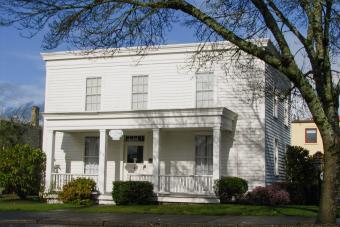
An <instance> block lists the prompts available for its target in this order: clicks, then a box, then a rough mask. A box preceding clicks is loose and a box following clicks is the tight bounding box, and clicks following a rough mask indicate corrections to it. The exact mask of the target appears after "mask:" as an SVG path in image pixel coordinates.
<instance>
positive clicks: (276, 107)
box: [273, 95, 279, 118]
mask: <svg viewBox="0 0 340 227" xmlns="http://www.w3.org/2000/svg"><path fill="white" fill-rule="evenodd" d="M273 117H275V118H278V117H279V96H278V95H274V98H273Z"/></svg>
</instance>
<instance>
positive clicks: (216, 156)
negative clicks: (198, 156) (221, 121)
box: [213, 127, 221, 180]
mask: <svg viewBox="0 0 340 227" xmlns="http://www.w3.org/2000/svg"><path fill="white" fill-rule="evenodd" d="M220 154H221V129H220V127H214V128H213V180H218V179H220V177H221V162H220Z"/></svg>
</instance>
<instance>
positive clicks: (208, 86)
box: [196, 74, 214, 107]
mask: <svg viewBox="0 0 340 227" xmlns="http://www.w3.org/2000/svg"><path fill="white" fill-rule="evenodd" d="M213 87H214V84H213V75H212V74H200V75H197V80H196V106H197V107H209V106H212V105H213V103H214V102H213Z"/></svg>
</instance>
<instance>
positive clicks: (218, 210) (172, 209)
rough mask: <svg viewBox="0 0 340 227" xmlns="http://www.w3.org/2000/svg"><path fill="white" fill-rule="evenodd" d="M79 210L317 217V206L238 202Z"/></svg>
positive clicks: (80, 209)
mask: <svg viewBox="0 0 340 227" xmlns="http://www.w3.org/2000/svg"><path fill="white" fill-rule="evenodd" d="M76 211H78V212H107V213H137V214H178V215H237V216H307V217H315V216H316V214H317V207H316V206H285V207H269V206H253V205H236V204H223V205H222V204H194V205H193V204H191V205H186V204H183V205H179V204H173V205H146V206H108V205H106V206H104V205H96V206H91V207H84V208H79V209H76Z"/></svg>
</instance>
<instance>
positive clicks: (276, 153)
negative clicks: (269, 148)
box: [274, 139, 279, 176]
mask: <svg viewBox="0 0 340 227" xmlns="http://www.w3.org/2000/svg"><path fill="white" fill-rule="evenodd" d="M274 173H275V175H276V176H277V175H279V140H278V139H274Z"/></svg>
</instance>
